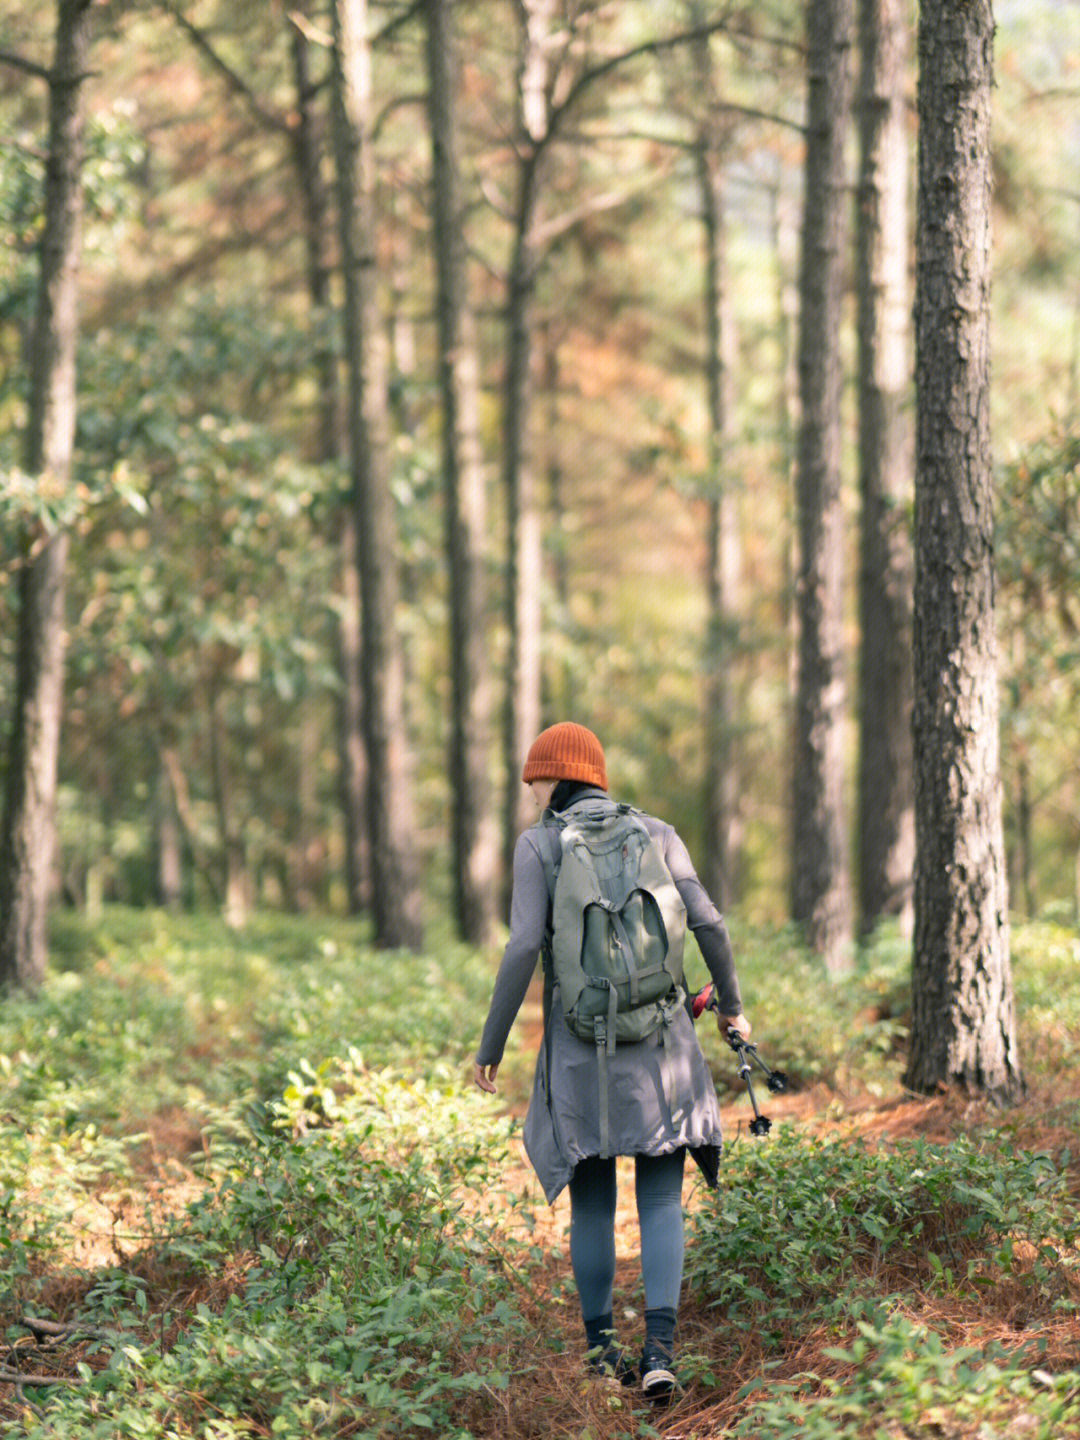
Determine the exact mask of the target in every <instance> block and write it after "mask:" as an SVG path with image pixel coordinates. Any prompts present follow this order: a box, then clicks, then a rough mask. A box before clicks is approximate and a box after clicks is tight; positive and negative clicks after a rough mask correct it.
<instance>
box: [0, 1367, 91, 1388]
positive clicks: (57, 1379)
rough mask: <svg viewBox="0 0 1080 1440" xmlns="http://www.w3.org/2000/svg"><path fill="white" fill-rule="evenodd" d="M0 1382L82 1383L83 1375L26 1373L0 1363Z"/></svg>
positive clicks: (7, 1383)
mask: <svg viewBox="0 0 1080 1440" xmlns="http://www.w3.org/2000/svg"><path fill="white" fill-rule="evenodd" d="M0 1383H2V1384H4V1385H82V1384H84V1383H85V1382H84V1380H83V1378H82V1376H81V1375H24V1374H23V1372H22V1371H21V1370H9V1369H8V1368H7V1366H6V1365H0Z"/></svg>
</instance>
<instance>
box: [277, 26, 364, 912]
mask: <svg viewBox="0 0 1080 1440" xmlns="http://www.w3.org/2000/svg"><path fill="white" fill-rule="evenodd" d="M292 51H293V75H294V79H295V84H296V123H295V125H294V126H293V129H292V131H291V134H292V142H293V163H294V164H295V166H296V173H297V179H298V181H299V185H300V194H301V197H302V200H303V223H304V245H305V249H306V252H307V285H308V296H309V299H310V301H311V323H312V330H313V333H314V336H315V373H316V376H317V377H318V385H319V402H318V406H317V427H316V437H315V461H316V463H317V464H329V463H330V462H332V461H334V460H336V459H337V458H338V456H339V454H340V452H341V441H340V434H341V411H342V400H341V384H340V381H339V378H338V377H339V372H338V362H337V357H336V355H335V353H334V340H333V323H332V306H331V296H330V260H329V257H328V254H327V244H326V237H327V229H328V216H329V212H330V199H329V196H328V194H327V190H326V185H325V183H324V181H323V178H322V169H321V160H322V154H323V146H322V144H321V143H320V139H319V125H318V118H317V110H316V106H315V97H316V92H317V88H318V87H317V85H316V84H315V82H314V81H313V80H312V77H311V73H310V65H309V45H308V41H307V37H306V36H305V34H304V32H303V30H302V29H301V27H300V26H299V25H296V24H294V25H293V31H292ZM334 526H335V531H336V533H337V534H338V535H339V537H340V539H339V541H338V556H339V559H338V563H339V566H340V574H341V594H340V602H339V605H338V609H337V614H336V616H335V622H336V636H335V639H336V651H337V671H338V681H339V689H338V697H337V737H338V793H339V797H340V804H341V811H342V816H343V820H344V836H345V891H346V896H347V904H348V909H349V913H350V914H351V915H358V914H361V913H362V912H363V911H364V910H365V909H366V908H367V906H368V903H369V901H370V886H369V883H368V873H369V868H370V867H369V856H368V843H367V829H366V827H365V825H364V809H365V801H364V796H365V791H366V787H367V764H366V759H365V755H364V746H363V738H362V734H363V696H362V690H361V681H360V666H361V659H360V579H359V572H358V570H357V559H356V525H355V519H354V516H353V513H352V509H351V507H350V506H349V505H342V506H341V508H340V509H339V510H337V511H336V513H335V516H334Z"/></svg>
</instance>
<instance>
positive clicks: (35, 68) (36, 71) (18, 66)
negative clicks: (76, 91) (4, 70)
mask: <svg viewBox="0 0 1080 1440" xmlns="http://www.w3.org/2000/svg"><path fill="white" fill-rule="evenodd" d="M0 65H10V66H11V67H12V69H14V70H24V71H25V72H26V74H27V75H36V76H37V78H38V79H39V80H44V81H45V83H46V84H48V82H49V81H50V80H51V79H52V75H51V73H50V71H49V70H48V69H47V68H46V67H45V66H44V65H39V64H38V63H37V61H36V60H28V59H27V58H26V56H25V55H16V53H15V51H14V50H0Z"/></svg>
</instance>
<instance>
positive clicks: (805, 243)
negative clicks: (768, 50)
mask: <svg viewBox="0 0 1080 1440" xmlns="http://www.w3.org/2000/svg"><path fill="white" fill-rule="evenodd" d="M807 15H808V42H809V56H808V66H809V101H808V121H807V142H806V198H805V202H804V204H805V208H804V217H803V239H802V254H801V261H800V274H799V295H800V304H801V325H800V332H799V360H798V365H799V393H800V400H801V418H800V426H799V445H798V462H797V471H796V507H797V511H798V531H799V568H798V576H797V607H798V615H799V655H798V660H799V673H798V689H797V699H796V717H795V748H794V769H795V773H794V791H795V793H794V836H793V854H792V913H793V916H794V918H795V919H796V920H797V921H799V922H800V923H801V924H802V925H803V926H804V928H805V933H806V938H807V941H808V943H809V944H810V945H811V947H812V948H813V949H814V950H816V951H817V952H818V953H819V954H820V955H821V956H822V958H823V960H824V962H825V965H826V968H827V970H828V972H829V973H830V974H831V975H839V974H841V973H843V972H844V971H845V970H846V969H847V968H848V967H849V966H850V963H851V882H850V876H849V871H848V843H847V836H846V833H845V820H844V756H845V745H844V721H845V698H846V697H845V688H846V687H845V674H844V633H843V632H844V575H845V568H846V567H845V564H844V549H845V547H844V512H843V502H842V495H841V400H842V392H843V374H842V364H841V353H840V331H841V324H842V318H843V317H842V301H843V277H844V239H845V235H846V233H847V224H846V213H847V184H846V174H845V165H844V142H845V137H846V134H847V130H848V121H849V116H850V110H851V79H850V71H851V66H850V57H851V44H852V37H853V28H854V27H853V21H854V0H811V3H810V4H809V5H808V7H807Z"/></svg>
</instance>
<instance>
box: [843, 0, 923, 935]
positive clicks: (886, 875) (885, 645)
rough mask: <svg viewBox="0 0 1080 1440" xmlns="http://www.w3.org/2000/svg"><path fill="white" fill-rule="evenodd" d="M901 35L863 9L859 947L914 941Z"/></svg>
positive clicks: (890, 18) (882, 7) (863, 0)
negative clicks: (891, 924) (879, 936)
mask: <svg viewBox="0 0 1080 1440" xmlns="http://www.w3.org/2000/svg"><path fill="white" fill-rule="evenodd" d="M907 25H908V5H907V4H906V0H860V6H859V38H860V48H861V52H862V69H861V76H860V87H859V122H860V123H859V130H860V149H861V174H860V181H859V192H858V200H859V205H858V225H857V246H856V250H857V254H856V291H857V301H858V317H859V319H858V330H859V422H860V429H859V488H860V495H861V499H862V516H861V526H860V567H859V568H860V575H859V582H860V583H859V601H860V619H861V640H860V647H861V648H860V686H859V701H860V705H859V781H858V815H859V823H858V836H859V865H858V874H859V930H860V933H862V934H864V935H867V934H869V933H870V932H871V931H872V930H873V929H874V927H875V925H877V923H878V922H879V921H880V920H882V919H884V918H885V917H886V916H892V917H897V918H898V919H899V920H900V922H901V925H902V927H903V929H904V930H905V931H906V932H907V933H910V928H911V920H912V906H913V895H914V879H915V802H914V775H913V765H914V759H913V756H912V751H911V706H912V686H913V677H912V659H911V605H912V583H913V582H912V558H911V535H910V525H909V519H908V516H909V513H910V502H911V495H912V466H913V454H912V443H911V433H910V427H909V425H908V420H907V413H906V412H907V402H908V397H909V394H910V388H911V387H910V379H911V377H910V365H909V359H908V356H909V343H908V337H909V333H910V324H909V320H908V314H909V299H908V281H907V269H908V251H909V243H908V226H907V187H908V167H907V159H908V145H907V117H906V114H905V109H904V93H903V82H904V74H905V61H906V50H907Z"/></svg>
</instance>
